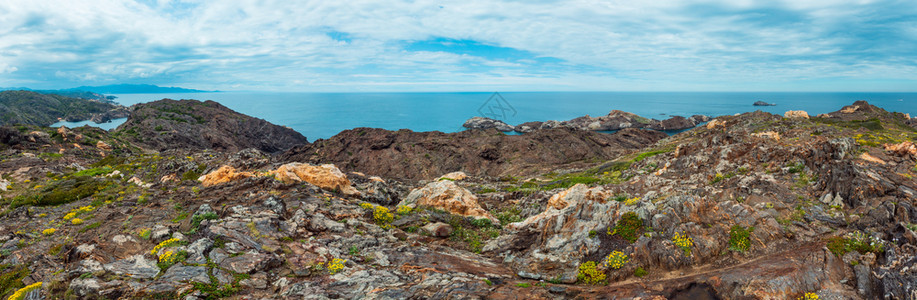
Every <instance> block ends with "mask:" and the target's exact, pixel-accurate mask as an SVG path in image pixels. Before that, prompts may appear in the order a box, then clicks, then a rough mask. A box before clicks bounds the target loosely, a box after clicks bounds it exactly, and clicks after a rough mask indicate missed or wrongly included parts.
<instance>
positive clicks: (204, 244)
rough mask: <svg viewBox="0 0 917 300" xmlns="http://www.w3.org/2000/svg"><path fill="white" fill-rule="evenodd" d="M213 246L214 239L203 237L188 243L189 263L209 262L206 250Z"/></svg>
mask: <svg viewBox="0 0 917 300" xmlns="http://www.w3.org/2000/svg"><path fill="white" fill-rule="evenodd" d="M211 247H213V240H211V239H208V238H202V239H199V240H196V241H194V243H191V245H188V250H187V251H188V260H187V262H188V263H192V264H203V263H207V259H206V256H205V255H206V252H207V251H209V250H210V248H211Z"/></svg>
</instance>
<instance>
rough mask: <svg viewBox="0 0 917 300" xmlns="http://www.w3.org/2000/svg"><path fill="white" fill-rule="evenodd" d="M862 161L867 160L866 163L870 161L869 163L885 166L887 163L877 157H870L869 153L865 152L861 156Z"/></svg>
mask: <svg viewBox="0 0 917 300" xmlns="http://www.w3.org/2000/svg"><path fill="white" fill-rule="evenodd" d="M860 159H862V160H865V161H868V162H874V163H877V164H880V165H884V164H885V161H884V160H882V159H880V158H878V157H875V156H872V155H870V154H869V152H863V154H860Z"/></svg>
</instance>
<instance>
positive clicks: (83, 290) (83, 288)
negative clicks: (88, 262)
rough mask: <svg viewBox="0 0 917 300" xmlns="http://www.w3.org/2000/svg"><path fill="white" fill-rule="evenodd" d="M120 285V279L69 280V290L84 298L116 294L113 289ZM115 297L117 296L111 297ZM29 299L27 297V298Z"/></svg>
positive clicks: (106, 296) (107, 296)
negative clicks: (108, 280) (105, 280)
mask: <svg viewBox="0 0 917 300" xmlns="http://www.w3.org/2000/svg"><path fill="white" fill-rule="evenodd" d="M121 285H122V282H121V281H120V280H113V281H110V282H103V281H100V280H98V279H96V278H92V277H90V278H75V279H73V280H71V281H70V290H72V291H73V294H74V295H76V296H79V297H82V298H86V299H93V298H109V296H114V295H116V294H118V292H117V291H115V290H116V289H117V288H118V287H120V286H121ZM113 298H117V297H113ZM27 299H29V298H27Z"/></svg>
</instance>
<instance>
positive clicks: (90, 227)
mask: <svg viewBox="0 0 917 300" xmlns="http://www.w3.org/2000/svg"><path fill="white" fill-rule="evenodd" d="M99 226H102V222H95V223H92V224H89V225H86V227H83V228H80V233H84V232H87V231H90V230H93V229H96V228H99Z"/></svg>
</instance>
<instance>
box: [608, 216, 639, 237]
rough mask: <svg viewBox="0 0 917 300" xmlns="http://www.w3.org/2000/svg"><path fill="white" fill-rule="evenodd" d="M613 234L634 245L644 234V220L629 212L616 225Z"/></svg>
mask: <svg viewBox="0 0 917 300" xmlns="http://www.w3.org/2000/svg"><path fill="white" fill-rule="evenodd" d="M611 234H617V235H618V236H620V237H622V238H624V239H625V240H627V241H629V242H631V243H633V242H636V241H637V238H639V237H640V235H641V234H643V220H640V217H639V216H637V213H635V212H627V213H625V214H624V215H623V216H621V219H620V220H618V223H617V224H616V225H615V228H614V231H612V233H611Z"/></svg>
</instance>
